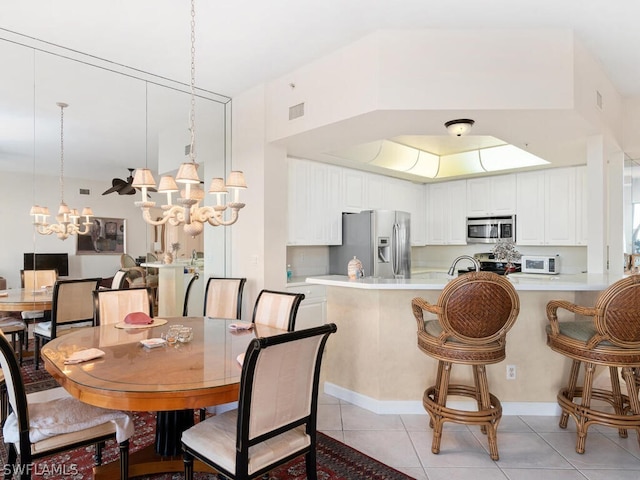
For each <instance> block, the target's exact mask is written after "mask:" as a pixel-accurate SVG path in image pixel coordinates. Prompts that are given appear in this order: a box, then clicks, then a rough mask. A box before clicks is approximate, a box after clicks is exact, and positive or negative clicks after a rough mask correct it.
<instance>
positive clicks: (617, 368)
mask: <svg viewBox="0 0 640 480" xmlns="http://www.w3.org/2000/svg"><path fill="white" fill-rule="evenodd" d="M562 310H565V311H566V312H564V313H562V315H563V316H564V315H566V313H567V312H569V313H570V314H571V317H572V318H571V320H569V321H564V319H563V321H559V319H558V313H559V311H560V312H561V311H562ZM576 316H578V317H580V316H582V317H591V318H589V319H587V320H584V319H583V318H577V319H576V318H575V317H576ZM547 318H548V319H549V325H547V328H546V330H547V345H549V346H550V347H551V349H552V350H553V351H555V352H558V353H560V354H562V355H564V356H566V357H568V358H570V359H571V360H572V365H571V370H570V373H569V378H568V380H567V383H566V386H564V387H562V388H561V389H560V391H559V392H558V404H559V405H560V408H562V416H561V417H560V427H561V428H566V427H567V422H568V420H569V417H571V418H573V419H574V420H575V422H576V427H577V430H578V438H577V441H576V452H578V453H584V451H585V444H586V440H587V430H588V429H589V427H590V426H591V425H593V424H599V425H604V426H607V427H613V428H617V429H618V434H619V435H620V436H621V437H624V438H626V437H627V429H629V428H633V429H635V430H636V433H637V436H638V443H639V445H640V400H639V399H638V376H637V374H638V371H639V370H640V275H632V276H630V277H627V278H625V279H623V280H619V281H617V282H615V283H614V284H613V285H611V286H610V287H609V288H608V289H607V290H605V291H604V292H602V294H600V296H599V297H598V300H597V301H596V304H595V307H593V308H590V307H583V306H579V305H575V304H573V303H571V302H568V301H564V300H552V301H550V302H549V303H548V304H547ZM598 366H603V367H608V369H609V377H610V379H611V383H610V388H608V389H607V385H606V383H605V384H604V385H602V384H600V382H598V385H597V386H596V385H594V378H595V377H596V375H595V373H596V367H598ZM581 367H584V368H583V370H584V379H583V380H582V386H579V385H578V379H579V373H580V370H581ZM620 375H622V378H623V380H624V383H625V384H624V386H625V390H626V391H623V389H622V388H621V384H620ZM578 399H580V400H578ZM592 400H596V402H594V404H593V405H592V403H591V402H592Z"/></svg>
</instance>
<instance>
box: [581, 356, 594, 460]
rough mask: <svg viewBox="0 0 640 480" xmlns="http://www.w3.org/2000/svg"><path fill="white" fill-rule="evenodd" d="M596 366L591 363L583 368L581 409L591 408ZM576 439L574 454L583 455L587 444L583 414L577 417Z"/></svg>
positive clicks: (586, 426) (585, 423)
mask: <svg viewBox="0 0 640 480" xmlns="http://www.w3.org/2000/svg"><path fill="white" fill-rule="evenodd" d="M595 370H596V366H595V365H594V364H593V363H585V366H584V386H583V387H582V403H581V406H582V407H583V409H588V408H590V407H591V395H592V393H593V376H594V374H595ZM577 417H578V418H577V425H576V426H577V429H578V439H577V441H576V452H577V453H584V448H585V444H586V442H587V430H588V429H589V425H588V424H587V421H588V418H587V417H586V416H585V415H584V414H578V415H577Z"/></svg>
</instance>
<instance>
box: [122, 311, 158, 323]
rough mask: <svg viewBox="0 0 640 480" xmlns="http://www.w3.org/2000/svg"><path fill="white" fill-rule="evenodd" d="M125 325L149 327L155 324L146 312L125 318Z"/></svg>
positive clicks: (131, 314) (132, 313)
mask: <svg viewBox="0 0 640 480" xmlns="http://www.w3.org/2000/svg"><path fill="white" fill-rule="evenodd" d="M124 323H129V324H132V325H148V324H150V323H153V318H151V317H150V316H149V315H147V314H146V313H144V312H131V313H128V314H127V316H126V317H124Z"/></svg>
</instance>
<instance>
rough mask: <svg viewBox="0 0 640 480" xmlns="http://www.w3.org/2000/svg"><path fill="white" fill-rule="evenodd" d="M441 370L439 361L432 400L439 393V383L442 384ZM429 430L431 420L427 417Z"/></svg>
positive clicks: (431, 423) (441, 363)
mask: <svg viewBox="0 0 640 480" xmlns="http://www.w3.org/2000/svg"><path fill="white" fill-rule="evenodd" d="M442 369H443V362H442V361H439V362H438V369H437V370H436V383H435V387H436V388H435V393H434V396H433V398H434V399H436V398H438V395H439V392H440V382H442ZM429 428H433V419H432V418H431V416H429Z"/></svg>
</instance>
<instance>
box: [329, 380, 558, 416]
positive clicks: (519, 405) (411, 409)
mask: <svg viewBox="0 0 640 480" xmlns="http://www.w3.org/2000/svg"><path fill="white" fill-rule="evenodd" d="M324 392H325V393H326V394H328V395H331V396H333V397H336V398H339V399H340V400H344V401H345V402H349V403H351V404H353V405H356V406H358V407H361V408H364V409H366V410H369V411H371V412H373V413H377V414H379V415H390V414H395V415H400V414H421V415H426V412H425V411H424V407H423V406H422V400H419V401H413V400H376V399H375V398H371V397H368V396H366V395H362V394H361V393H357V392H353V391H351V390H347V389H346V388H343V387H340V386H338V385H335V384H333V383H330V382H324ZM474 406H475V402H473V401H471V400H470V401H468V402H466V401H460V402H450V403H449V407H451V408H460V409H463V410H470V409H472V408H474ZM502 414H503V415H505V416H506V415H531V416H558V415H560V407H559V406H558V404H557V403H555V402H502Z"/></svg>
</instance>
